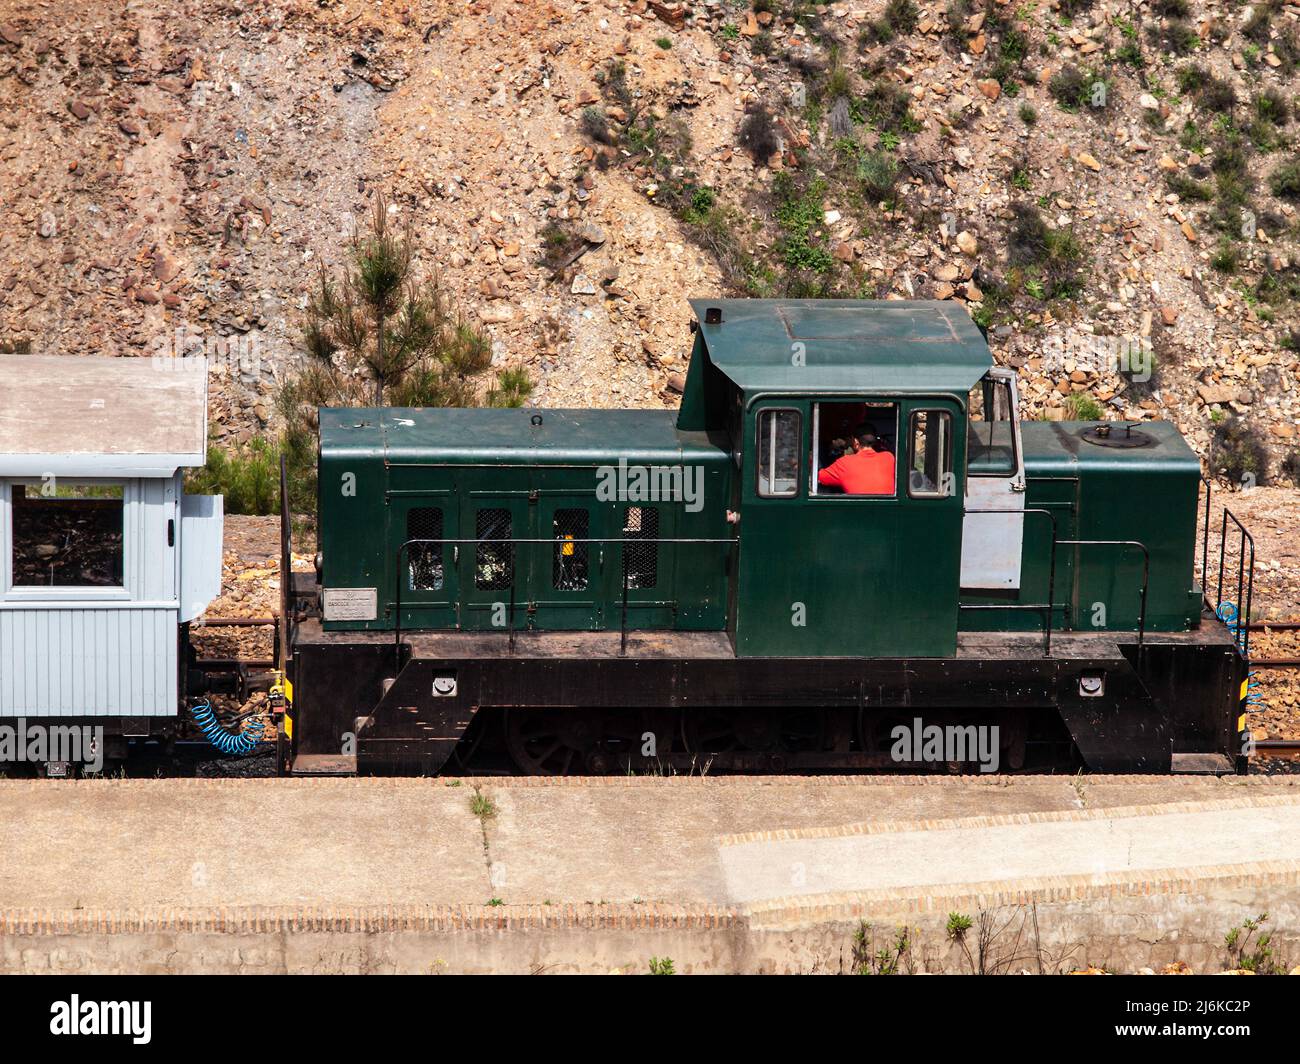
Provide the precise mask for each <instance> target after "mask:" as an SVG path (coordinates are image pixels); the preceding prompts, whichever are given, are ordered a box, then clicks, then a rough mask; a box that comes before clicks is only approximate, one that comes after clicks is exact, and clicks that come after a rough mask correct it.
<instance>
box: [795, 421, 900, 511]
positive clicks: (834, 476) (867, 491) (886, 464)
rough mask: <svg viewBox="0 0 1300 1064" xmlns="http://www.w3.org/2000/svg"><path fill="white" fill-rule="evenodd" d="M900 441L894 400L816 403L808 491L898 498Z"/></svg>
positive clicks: (813, 493) (859, 496)
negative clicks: (810, 476) (892, 401)
mask: <svg viewBox="0 0 1300 1064" xmlns="http://www.w3.org/2000/svg"><path fill="white" fill-rule="evenodd" d="M898 443H899V425H898V406H897V405H896V404H894V403H870V402H867V401H866V400H863V399H857V400H852V401H839V402H829V403H814V404H813V455H812V479H811V480H810V481H809V483H808V494H809V495H818V496H821V495H848V496H854V497H857V498H863V497H870V496H875V497H878V498H886V497H892V496H893V495H894V494H895V493H896V492H897V490H898V489H897V484H896V476H897V465H896V461H895V455H897V454H898V453H899V450H898Z"/></svg>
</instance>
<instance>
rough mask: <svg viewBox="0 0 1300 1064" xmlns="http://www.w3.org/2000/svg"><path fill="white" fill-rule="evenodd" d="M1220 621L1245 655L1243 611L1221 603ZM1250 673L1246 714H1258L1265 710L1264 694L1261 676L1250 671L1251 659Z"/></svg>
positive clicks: (1233, 605)
mask: <svg viewBox="0 0 1300 1064" xmlns="http://www.w3.org/2000/svg"><path fill="white" fill-rule="evenodd" d="M1215 613H1216V614H1217V615H1218V618H1219V620H1221V621H1222V622H1223V623H1224V625H1225V626H1226V627H1227V629H1228V633H1229V634H1230V635H1231V636H1232V638H1233V641H1234V642H1235V643H1236V644H1237V649H1238V650H1240V651H1242V653H1243V654H1244V653H1245V650H1246V622H1244V621H1242V620H1241V611H1240V610H1238V609H1237V604H1236V603H1235V602H1221V603H1219V608H1218V609H1217V610H1215ZM1246 666H1247V668H1248V670H1249V671H1248V672H1247V673H1246V712H1247V713H1258V712H1259V711H1260V710H1262V709H1263V708H1264V705H1265V703H1264V694H1263V692H1262V691H1261V690H1260V684H1259V674H1258V673H1256V672H1255V670H1254V669H1250V668H1249V666H1250V659H1249V658H1247V659H1246Z"/></svg>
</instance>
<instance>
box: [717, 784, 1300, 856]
mask: <svg viewBox="0 0 1300 1064" xmlns="http://www.w3.org/2000/svg"><path fill="white" fill-rule="evenodd" d="M1287 806H1300V794H1294V795H1291V794H1260V795H1248V796H1245V797H1242V798H1208V799H1202V800H1200V801H1196V802H1161V803H1156V804H1151V805H1116V806H1101V807H1098V808H1096V809H1054V810H1047V811H1043V812H1029V813H991V814H989V815H987V816H969V817H939V818H935V819H916V820H864V821H859V822H856V823H852V824H837V825H833V826H828V827H811V828H774V829H772V830H769V831H747V832H740V833H738V834H734V835H721V836H719V837H718V840H717V841H718V845H719V846H741V845H745V844H747V843H754V842H789V841H795V840H799V839H829V838H841V837H847V836H852V835H889V834H897V833H902V832H911V831H953V830H959V829H963V828H992V827H1009V826H1021V825H1026V824H1059V823H1070V822H1075V823H1086V822H1088V821H1093V820H1118V819H1127V818H1132V817H1143V816H1172V815H1175V814H1179V813H1214V812H1226V811H1230V810H1233V809H1271V808H1278V807H1287Z"/></svg>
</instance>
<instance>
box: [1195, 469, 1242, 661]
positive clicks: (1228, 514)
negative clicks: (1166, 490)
mask: <svg viewBox="0 0 1300 1064" xmlns="http://www.w3.org/2000/svg"><path fill="white" fill-rule="evenodd" d="M1201 483H1202V484H1204V485H1205V523H1204V526H1203V527H1202V529H1201V604H1202V605H1203V606H1204V607H1205V608H1206V609H1207V610H1209V611H1210V612H1211V613H1212V614H1214V616H1215V617H1217V618H1219V620H1223V617H1222V615H1221V613H1220V611H1221V610H1222V608H1223V605H1224V600H1223V569H1224V563H1225V561H1226V559H1227V554H1228V522H1229V521H1231V522H1232V523H1233V524H1234V525H1235V526H1236V529H1237V532H1238V537H1237V597H1236V598H1235V599H1234V600H1233V605H1234V608H1235V610H1236V617H1237V620H1238V622H1242V619H1243V618H1244V623H1243V630H1242V632H1241V634H1240V637H1239V638H1238V648H1239V649H1240V651H1241V656H1242V657H1243V658H1244V659H1245V660H1246V661H1249V660H1250V628H1249V621H1250V614H1251V607H1252V605H1253V603H1254V598H1255V537H1254V536H1252V535H1251V534H1250V532H1249V531H1248V530H1247V529H1246V526H1245V525H1244V524H1242V523H1241V521H1240V520H1238V518H1237V515H1236V514H1234V513H1233V512H1232V511H1231V510H1229V509H1228V508H1227V507H1226V506H1225V507H1224V508H1223V518H1222V519H1221V521H1220V522H1219V574H1218V577H1217V581H1216V586H1215V592H1214V601H1213V602H1211V601H1210V595H1209V591H1210V572H1209V569H1210V562H1209V559H1210V497H1211V495H1212V494H1213V491H1214V485H1213V483H1212V482H1211V481H1210V479H1209V478H1208V477H1207V476H1205V474H1204V473H1202V474H1201ZM1247 549H1249V555H1247ZM1247 557H1249V559H1250V560H1249V562H1247V560H1246V559H1247ZM1243 594H1244V595H1245V598H1244V599H1243V597H1242V596H1243ZM1243 605H1244V606H1245V610H1244V612H1243V611H1242V608H1241V607H1242V606H1243Z"/></svg>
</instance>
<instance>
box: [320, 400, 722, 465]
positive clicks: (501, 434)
mask: <svg viewBox="0 0 1300 1064" xmlns="http://www.w3.org/2000/svg"><path fill="white" fill-rule="evenodd" d="M539 418H540V423H539V424H534V420H535V419H539ZM676 418H677V411H676V410H609V409H601V410H538V409H530V408H523V407H519V408H513V409H498V408H466V407H432V408H427V409H425V408H410V407H384V408H378V409H376V408H373V407H368V408H339V407H323V408H321V410H320V449H321V455H322V457H343V456H345V455H347V456H352V455H356V456H360V457H382V458H384V460H386V461H389V462H395V463H402V462H418V463H433V464H447V463H474V462H483V461H489V462H491V461H498V460H500V459H501V458H503V457H507V458H508V457H513V458H515V459H516V460H526V461H529V462H542V463H568V462H575V463H588V462H597V463H600V462H609V461H610V458H611V456H612V455H619V456H624V457H626V458H627V459H628V460H629V461H647V462H680V461H697V462H698V461H708V460H710V459H715V460H725V458H726V451H725V450H723V449H720V448H719V447H717V446H715V445H714V444H712V443H710V442H709V439H708V436H707V434H706V433H703V432H684V431H679V430H678V429H677V427H676Z"/></svg>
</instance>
